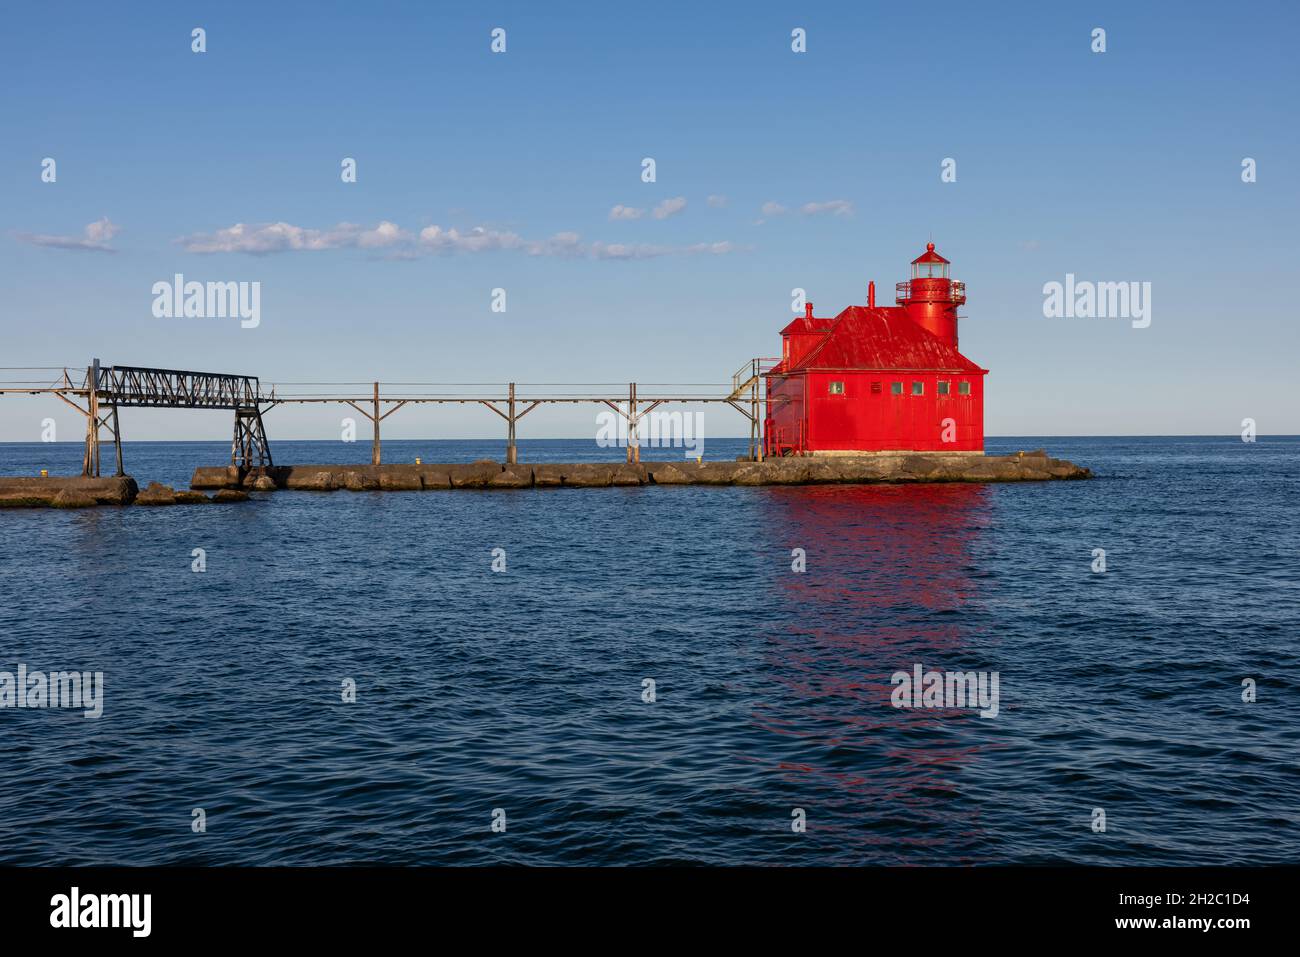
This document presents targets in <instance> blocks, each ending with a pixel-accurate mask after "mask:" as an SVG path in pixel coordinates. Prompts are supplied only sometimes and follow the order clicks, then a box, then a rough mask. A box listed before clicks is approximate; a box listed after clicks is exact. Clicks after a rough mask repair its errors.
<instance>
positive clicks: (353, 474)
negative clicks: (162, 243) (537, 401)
mask: <svg viewBox="0 0 1300 957" xmlns="http://www.w3.org/2000/svg"><path fill="white" fill-rule="evenodd" d="M1091 477H1092V472H1091V471H1090V470H1088V469H1086V468H1083V467H1082V466H1079V465H1075V464H1073V463H1072V462H1067V461H1065V460H1063V459H1055V458H1051V457H1050V456H1048V455H1047V453H1046V452H1045V451H1043V450H1041V449H1039V450H1036V451H1033V452H1021V453H1017V454H1016V455H954V454H946V455H926V454H900V455H871V456H863V457H860V458H859V457H841V456H826V457H822V456H810V457H802V458H780V459H768V460H767V461H764V462H751V461H742V462H692V461H678V462H674V461H665V462H642V463H639V464H624V463H621V462H579V463H573V464H557V463H550V462H546V463H536V464H516V465H505V464H502V463H500V462H496V461H490V460H482V461H478V462H471V463H467V464H450V465H449V464H421V465H406V464H394V465H287V466H277V467H273V468H267V469H252V470H242V469H238V468H233V467H216V468H199V469H196V470H195V472H194V477H193V479H192V480H191V482H190V487H191V488H193V489H196V490H201V489H209V490H210V489H242V490H250V491H258V490H260V491H273V490H278V489H287V490H290V491H309V492H329V491H335V490H338V489H346V490H349V491H353V492H370V491H374V492H381V491H382V492H388V491H394V492H396V491H410V492H418V491H433V490H444V489H447V490H450V489H523V488H607V487H615V486H633V485H835V484H870V483H896V484H905V483H921V482H1047V481H1053V480H1070V479H1087V478H1091Z"/></svg>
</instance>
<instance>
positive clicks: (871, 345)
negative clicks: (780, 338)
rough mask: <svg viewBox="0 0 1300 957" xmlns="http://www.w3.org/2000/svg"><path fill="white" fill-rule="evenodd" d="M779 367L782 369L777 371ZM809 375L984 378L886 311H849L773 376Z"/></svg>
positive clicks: (947, 349) (912, 325)
mask: <svg viewBox="0 0 1300 957" xmlns="http://www.w3.org/2000/svg"><path fill="white" fill-rule="evenodd" d="M784 365H785V364H784V363H782V366H784ZM814 369H867V370H878V371H919V370H927V371H935V372H967V373H971V374H975V375H978V374H980V373H982V372H984V370H983V369H981V368H980V367H979V366H978V365H977V364H975V363H974V362H971V361H970V360H969V359H967V358H966V357H965V356H964V355H962V354H961V353H960V352H958V351H957V350H956V349H955V348H954V347H952V346H950V345H948V344H947V343H946V342H944V341H943V340H942V339H940V338H939V337H937V336H935V335H932V334H931V333H930V332H928V331H927V330H925V329H923V328H921V327H920V326H919V325H917V324H916V323H915V322H913V321H912V320H911V319H909V318H907V316H906V315H905V314H904V310H902V309H897V308H892V307H889V306H885V307H881V308H876V309H872V308H870V307H868V306H849V307H848V308H847V309H845V310H844V311H843V312H841V313H840V314H839V315H838V316H836V317H835V319H834V320H833V321H832V324H831V326H830V327H829V329H828V330H827V331H826V335H825V338H824V339H822V341H821V342H819V343H818V344H817V345H816V346H814V347H813V348H812V349H810V350H809V351H808V352H807V354H805V355H804V356H803V357H802V358H800V359H799V360H798V361H796V362H794V363H791V364H790V366H789V367H787V368H780V367H778V368H777V369H773V370H772V371H773V372H775V373H778V374H786V373H790V372H806V371H810V370H814Z"/></svg>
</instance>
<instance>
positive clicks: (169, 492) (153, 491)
mask: <svg viewBox="0 0 1300 957" xmlns="http://www.w3.org/2000/svg"><path fill="white" fill-rule="evenodd" d="M135 504H136V505H175V504H176V490H175V489H173V488H172V487H171V486H170V485H160V484H159V483H157V482H150V483H149V484H148V486H146V487H145V490H144V491H143V492H141V493H140V494H139V495H137V496H136V497H135Z"/></svg>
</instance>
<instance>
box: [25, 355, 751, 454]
mask: <svg viewBox="0 0 1300 957" xmlns="http://www.w3.org/2000/svg"><path fill="white" fill-rule="evenodd" d="M776 362H777V360H776V359H751V360H749V361H748V362H746V363H745V364H744V365H743V366H741V367H740V369H738V370H737V371H736V372H735V374H733V375H732V377H731V382H729V383H723V384H708V383H684V384H683V383H674V384H665V385H651V386H649V387H648V388H647V387H646V386H644V385H638V383H635V382H631V383H628V384H627V386H626V391H623V387H622V386H621V385H615V384H611V383H596V384H586V385H567V384H556V383H523V384H520V383H514V382H509V383H436V382H399V383H389V384H387V385H386V386H385V387H384V388H383V389H381V384H380V383H379V382H370V383H359V382H352V383H349V382H289V383H282V384H279V385H272V386H271V387H270V388H265V387H263V386H262V385H261V383H260V381H259V380H258V378H257V377H256V376H246V375H231V374H227V373H217V372H188V371H182V370H178V369H155V368H147V367H143V366H105V365H101V364H100V362H99V360H98V359H95V360H93V361H92V362H91V364H90V365H89V366H87V367H86V370H85V373H84V374H82V373H81V371H80V370H78V371H77V373H76V375H75V376H74V375H73V374H72V373H71V372H69V369H68V367H23V368H0V395H53V396H55V397H56V398H58V399H60V400H62V401H63V402H65V403H67V404H68V405H70V406H72V408H74V409H76V410H77V411H78V412H80V413H81V414H82V415H83V416H84V417H85V419H86V451H85V455H84V457H83V460H82V474H83V475H87V476H98V475H99V474H100V448H101V442H102V440H103V435H102V432H103V431H104V430H107V432H108V437H109V438H110V440H111V442H112V445H113V450H114V457H115V464H116V469H117V471H116V474H118V475H122V474H124V473H123V471H122V431H121V426H120V422H119V416H118V410H119V409H122V408H155V409H229V410H232V411H233V412H234V414H235V423H234V433H233V438H232V440H231V444H230V464H231V465H233V466H238V467H240V468H243V469H254V468H257V469H263V468H269V467H271V466H272V465H273V464H274V463H273V462H272V459H271V448H270V445H269V444H268V442H267V439H266V429H265V427H264V425H263V421H262V417H263V415H265V414H266V413H268V412H270V411H271V410H272V409H274V408H275V407H276V406H278V405H289V404H309V403H337V404H342V405H348V406H351V407H352V408H353V409H355V410H356V411H357V412H359V413H360V414H361V415H362V416H364V417H365V418H366V419H368V420H369V421H370V422H371V424H372V426H373V429H374V445H373V449H372V453H371V461H372V463H373V464H375V465H379V464H380V461H381V458H380V451H381V443H380V423H381V422H383V421H384V420H385V419H387V418H388V417H389V416H390V415H392V414H393V413H394V412H396V411H397V410H398V409H400V408H402V407H403V406H406V405H412V404H414V405H420V404H460V405H464V404H467V403H469V404H479V405H484V406H486V407H487V408H489V409H491V410H492V411H493V412H495V413H496V414H497V415H498V416H500V417H501V418H502V419H503V420H504V421H505V423H506V462H507V463H509V464H514V463H516V462H517V461H518V448H517V445H516V431H517V423H518V422H519V420H520V419H522V418H523V417H524V416H526V415H527V414H528V413H529V412H532V411H533V410H534V409H536V408H537V407H538V406H540V405H545V404H573V403H595V404H598V405H604V406H607V407H609V408H610V409H612V410H613V411H614V413H615V414H616V415H619V416H621V417H622V418H623V419H624V420H625V422H626V423H627V434H628V441H627V460H628V461H629V462H639V461H640V460H641V448H640V444H639V440H638V436H639V432H638V424H639V422H640V420H641V418H642V417H644V416H646V415H648V414H649V413H651V412H653V411H654V410H655V409H657V408H658V407H659V406H661V405H665V404H669V403H697V402H699V403H725V404H727V405H729V406H731V407H732V408H734V409H736V410H737V411H738V412H740V414H741V415H743V416H745V418H746V419H748V420H749V424H750V445H749V451H750V457H751V458H753V459H755V460H761V459H762V457H763V448H762V422H763V416H762V405H763V402H764V401H765V400H764V397H763V395H762V389H761V383H762V376H763V374H764V372H766V371H767V370H768V369H770V368H771V367H772V366H773V365H775V364H776ZM10 376H12V378H9V377H10ZM366 385H368V386H370V388H369V389H368V390H366V393H368V394H366V393H362V392H361V387H363V386H366ZM615 390H617V391H615Z"/></svg>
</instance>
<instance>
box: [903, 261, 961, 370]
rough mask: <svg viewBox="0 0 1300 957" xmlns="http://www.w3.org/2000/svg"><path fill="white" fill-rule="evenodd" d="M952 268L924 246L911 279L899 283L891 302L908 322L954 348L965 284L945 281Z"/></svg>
mask: <svg viewBox="0 0 1300 957" xmlns="http://www.w3.org/2000/svg"><path fill="white" fill-rule="evenodd" d="M949 265H951V264H950V263H949V262H948V260H946V259H944V258H943V257H942V256H940V255H939V254H938V253H937V252H935V251H934V243H926V244H925V252H923V253H921V255H919V256H917V257H916V258H915V259H913V260H912V278H911V279H910V280H908V281H907V282H900V283H899V284H898V286H897V295H896V297H895V299H894V301H895V302H897V303H898V304H899V305H900V306H902V307H903V309H904V310H905V311H906V315H907V318H909V319H911V320H912V321H913V322H915V323H916V324H917V325H918V326H920V327H921V328H922V329H924V330H925V331H926V332H928V333H930V334H931V335H932V336H935V337H936V338H938V339H939V340H940V341H942V342H944V343H946V344H948V345H950V346H952V347H953V348H954V349H956V348H957V307H958V306H961V305H965V303H966V284H965V283H964V282H957V281H956V280H953V279H950V278H948V266H949Z"/></svg>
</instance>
